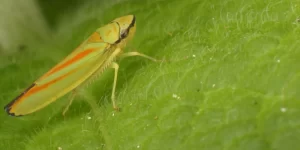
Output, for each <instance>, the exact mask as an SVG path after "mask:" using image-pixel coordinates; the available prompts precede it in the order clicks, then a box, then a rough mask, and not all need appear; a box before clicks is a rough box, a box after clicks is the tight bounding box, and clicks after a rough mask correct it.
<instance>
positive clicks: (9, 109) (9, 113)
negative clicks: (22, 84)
mask: <svg viewBox="0 0 300 150" xmlns="http://www.w3.org/2000/svg"><path fill="white" fill-rule="evenodd" d="M11 105H12V103H10V104H8V105H6V106H5V107H4V110H5V112H6V113H7V114H8V115H10V116H13V117H21V116H23V115H16V114H15V113H13V112H11Z"/></svg>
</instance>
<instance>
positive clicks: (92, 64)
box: [4, 15, 157, 116]
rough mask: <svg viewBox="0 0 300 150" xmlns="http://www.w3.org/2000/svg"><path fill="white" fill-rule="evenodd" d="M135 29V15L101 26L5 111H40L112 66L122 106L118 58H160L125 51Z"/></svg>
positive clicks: (26, 112)
mask: <svg viewBox="0 0 300 150" xmlns="http://www.w3.org/2000/svg"><path fill="white" fill-rule="evenodd" d="M135 30H136V21H135V16H134V15H127V16H123V17H119V18H116V19H115V20H113V21H111V22H110V23H109V24H107V25H104V26H102V27H100V28H98V29H97V30H96V31H95V32H94V33H93V34H92V35H91V36H90V37H89V38H88V39H86V40H85V41H84V42H82V43H81V44H80V45H79V46H78V47H77V48H76V49H75V50H74V51H73V52H72V53H71V54H69V55H68V56H67V57H66V58H65V59H63V60H62V61H61V62H60V63H58V64H57V65H56V66H54V67H53V68H52V69H50V71H48V72H47V73H45V74H44V75H43V76H41V77H40V78H39V79H38V80H36V81H35V82H34V83H33V84H32V85H31V86H29V87H28V88H27V89H26V90H25V91H24V92H23V93H21V94H20V95H19V96H17V97H16V98H15V99H14V100H13V101H11V102H10V103H9V104H7V105H6V106H5V107H4V109H5V111H6V112H7V113H8V114H9V115H11V116H23V115H27V114H30V113H33V112H35V111H38V110H40V109H42V108H44V107H45V106H47V105H49V104H50V103H52V102H54V101H55V100H57V99H58V98H60V97H61V96H63V95H65V94H67V93H68V92H70V91H75V90H76V89H77V88H79V87H81V86H82V85H84V84H85V83H87V82H88V81H89V80H90V79H92V78H95V76H98V75H99V74H101V73H102V72H103V71H105V70H106V69H107V68H109V67H111V68H113V69H114V70H115V73H114V82H113V88H112V95H111V100H112V105H113V108H114V109H116V110H118V107H117V104H116V100H115V88H116V83H117V76H118V68H119V65H118V64H117V63H116V59H117V58H118V57H120V56H123V57H128V56H141V57H144V58H147V59H150V60H152V61H157V60H156V59H154V58H152V57H150V56H147V55H144V54H142V53H139V52H127V53H124V52H123V51H122V49H123V48H124V47H125V46H126V44H127V42H128V41H129V40H130V39H131V38H132V37H133V35H134V33H135ZM72 95H74V94H72ZM73 99H74V96H71V98H70V101H69V103H68V105H67V107H66V108H65V110H64V111H63V115H64V114H65V112H66V111H67V110H68V108H69V106H70V105H71V103H72V101H73Z"/></svg>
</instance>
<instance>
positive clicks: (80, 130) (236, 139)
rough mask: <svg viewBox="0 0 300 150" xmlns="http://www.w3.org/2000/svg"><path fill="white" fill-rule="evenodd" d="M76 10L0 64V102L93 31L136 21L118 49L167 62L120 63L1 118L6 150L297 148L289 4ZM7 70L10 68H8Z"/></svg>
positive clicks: (129, 4) (176, 3)
mask: <svg viewBox="0 0 300 150" xmlns="http://www.w3.org/2000/svg"><path fill="white" fill-rule="evenodd" d="M92 4H93V3H91V5H90V7H85V8H83V9H81V10H79V12H82V13H78V14H80V15H78V17H76V18H75V19H74V20H72V19H70V22H71V23H70V24H68V23H67V22H68V21H65V24H63V23H62V24H60V28H59V29H58V33H57V36H56V38H55V39H54V40H53V41H51V42H49V44H48V45H45V46H44V47H40V49H42V50H43V51H37V52H30V51H29V52H24V54H22V55H16V56H14V57H13V58H7V59H3V60H2V59H1V60H0V61H1V63H2V62H3V64H7V65H5V66H4V67H1V68H0V69H1V71H0V72H1V73H2V74H1V85H0V91H1V93H2V94H1V95H0V96H1V97H0V99H1V104H2V105H3V106H4V105H5V104H6V103H8V102H9V100H10V99H12V98H13V97H14V96H16V95H17V94H18V93H20V92H22V90H21V89H24V88H26V86H28V85H30V83H31V82H32V81H34V79H36V78H38V77H39V76H40V75H42V74H43V73H44V72H46V71H47V70H48V69H49V68H50V67H51V66H53V65H54V64H55V63H56V62H58V61H59V60H60V59H62V58H63V57H64V56H66V55H67V54H68V53H70V52H71V51H72V49H73V48H75V47H76V46H77V45H78V44H79V43H80V42H81V41H83V40H84V38H86V37H87V36H88V35H89V34H90V33H91V32H93V31H94V30H95V29H96V28H97V27H99V26H100V25H103V24H105V23H107V22H109V21H110V20H112V19H114V18H116V17H119V16H123V15H127V14H135V15H136V18H137V33H136V35H135V37H134V39H133V41H132V42H130V43H129V45H128V47H127V48H126V49H125V51H133V50H138V51H140V52H143V53H145V54H148V55H150V56H153V57H156V58H161V59H162V58H165V59H167V60H171V61H170V62H164V63H154V62H151V61H148V60H144V59H142V58H138V57H136V58H127V59H124V60H121V61H120V62H119V64H120V72H119V79H118V85H117V90H116V92H117V102H118V105H119V106H120V107H121V112H115V111H114V110H113V109H112V105H111V102H110V95H111V89H112V81H113V71H112V70H110V71H107V72H106V73H104V74H103V75H102V76H101V77H100V78H99V79H98V80H97V81H96V82H94V84H93V85H91V86H90V87H88V88H86V89H85V91H84V92H82V96H79V97H77V98H76V100H75V102H74V104H73V105H72V106H71V107H70V110H69V111H68V112H67V115H66V117H65V118H64V117H63V116H62V115H61V113H62V111H63V108H64V106H65V105H66V104H67V97H63V98H61V99H59V101H57V102H55V103H54V104H51V105H49V106H48V107H47V108H45V109H43V110H41V111H39V112H36V113H34V114H32V115H29V116H24V117H20V118H13V117H9V116H7V115H6V114H4V113H1V114H0V117H1V120H3V123H2V124H1V128H0V132H1V133H2V134H1V136H0V138H1V140H0V141H1V142H0V147H5V148H6V149H28V150H32V149H45V150H48V149H49V150H50V149H59V148H61V149H63V150H64V149H80V150H82V149H86V150H90V149H114V150H115V149H121V150H127V149H128V150H132V149H151V150H152V149H189V150H193V149H195V150H196V149H202V150H214V149H215V150H220V149H224V150H298V149H300V144H299V140H300V134H299V132H300V129H299V125H300V120H299V118H300V101H299V98H300V95H299V92H298V90H297V89H299V85H300V72H299V70H300V61H299V58H300V51H299V50H298V49H299V46H300V42H299V38H300V36H299V35H300V34H299V31H300V28H299V23H298V21H297V20H298V18H297V17H298V14H299V9H297V8H298V5H297V2H296V1H280V0H272V1H271V0H267V1H256V0H247V1H246V0H225V1H218V0H203V1H199V0H189V1H182V0H172V1H171V0H159V1H158V0H157V1H155V0H154V1H153V0H147V1H140V0H128V1H120V2H118V3H116V4H114V5H111V6H110V7H107V8H105V9H101V6H99V7H98V6H97V7H95V6H93V5H92ZM14 59H15V61H11V60H14Z"/></svg>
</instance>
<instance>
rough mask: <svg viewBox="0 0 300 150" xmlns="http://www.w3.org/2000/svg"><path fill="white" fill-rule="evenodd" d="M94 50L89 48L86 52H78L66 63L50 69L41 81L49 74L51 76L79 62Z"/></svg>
mask: <svg viewBox="0 0 300 150" xmlns="http://www.w3.org/2000/svg"><path fill="white" fill-rule="evenodd" d="M95 50H96V49H95V48H90V49H87V50H84V51H82V52H80V53H79V54H77V55H76V56H74V57H73V58H71V59H70V60H68V61H66V62H64V63H63V64H61V65H59V66H56V67H54V68H53V69H51V70H50V71H49V72H47V73H46V74H45V75H43V76H42V77H41V79H42V78H45V77H48V76H50V75H51V74H53V73H55V72H57V71H59V70H61V69H63V68H65V67H67V66H69V65H70V64H73V63H75V62H76V61H78V60H80V59H81V58H83V57H85V56H86V55H88V54H90V53H92V52H93V51H95Z"/></svg>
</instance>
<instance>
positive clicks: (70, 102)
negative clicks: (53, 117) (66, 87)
mask: <svg viewBox="0 0 300 150" xmlns="http://www.w3.org/2000/svg"><path fill="white" fill-rule="evenodd" d="M75 96H76V89H74V90H73V91H72V93H71V95H70V96H69V98H68V99H69V103H68V105H67V106H66V107H65V109H64V111H63V113H62V115H63V116H65V114H66V112H67V111H68V110H69V107H70V106H71V105H72V102H73V100H74V98H75Z"/></svg>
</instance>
